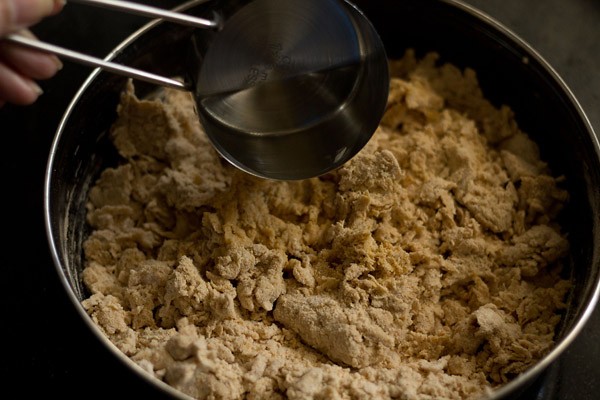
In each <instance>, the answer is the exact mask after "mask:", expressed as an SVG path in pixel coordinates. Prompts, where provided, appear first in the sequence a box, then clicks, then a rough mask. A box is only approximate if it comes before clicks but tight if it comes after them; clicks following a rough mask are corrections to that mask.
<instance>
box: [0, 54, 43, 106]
mask: <svg viewBox="0 0 600 400" xmlns="http://www.w3.org/2000/svg"><path fill="white" fill-rule="evenodd" d="M42 93H43V92H42V89H41V88H40V87H39V86H38V85H37V84H36V83H35V82H34V81H32V80H31V79H29V78H27V77H24V76H22V75H19V74H18V73H17V72H15V71H14V70H12V69H11V68H10V67H9V66H7V65H6V64H4V63H2V62H0V99H3V101H6V102H8V103H13V104H17V105H28V104H32V103H33V102H35V101H36V100H37V98H38V97H39V96H40V95H41V94H42Z"/></svg>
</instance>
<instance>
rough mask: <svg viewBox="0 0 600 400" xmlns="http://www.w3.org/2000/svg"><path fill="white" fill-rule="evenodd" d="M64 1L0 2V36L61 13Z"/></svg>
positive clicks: (17, 0) (18, 0) (8, 0)
mask: <svg viewBox="0 0 600 400" xmlns="http://www.w3.org/2000/svg"><path fill="white" fill-rule="evenodd" d="M64 3H65V2H64V0H0V36H4V35H6V34H9V33H11V32H14V31H17V30H19V29H23V28H27V27H29V26H31V25H34V24H36V23H38V22H39V21H40V20H41V19H42V18H44V17H47V16H49V15H53V14H56V13H57V12H59V11H60V10H61V9H62V7H63V5H64Z"/></svg>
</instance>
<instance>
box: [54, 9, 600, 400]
mask: <svg viewBox="0 0 600 400" xmlns="http://www.w3.org/2000/svg"><path fill="white" fill-rule="evenodd" d="M200 3H202V1H192V2H189V3H186V4H185V5H183V6H182V7H181V8H182V9H188V11H187V12H191V13H194V14H198V15H204V14H206V13H208V12H209V10H208V8H207V6H205V5H202V4H200ZM355 3H356V5H357V6H358V7H359V8H360V9H361V10H362V11H363V12H364V13H365V14H366V15H367V17H368V18H369V19H370V20H371V22H372V23H373V24H374V26H375V28H376V29H377V31H378V32H379V34H380V36H381V38H382V39H383V42H384V45H385V47H386V51H387V53H388V56H390V57H392V58H393V57H399V56H401V55H402V54H403V53H404V51H405V50H406V49H407V48H413V49H415V50H416V52H417V54H418V55H423V54H425V53H426V52H430V51H435V52H437V53H439V54H440V56H441V59H440V60H441V61H442V62H451V63H453V64H455V65H457V66H459V67H470V68H473V69H474V70H475V71H476V72H477V76H478V79H479V81H480V84H481V86H482V89H483V91H484V94H485V95H486V97H487V98H489V99H490V100H491V101H492V102H493V103H494V104H496V105H501V104H506V105H508V106H510V107H511V108H512V109H513V111H514V112H515V115H516V118H517V122H518V123H519V125H520V127H521V128H522V129H523V130H524V131H525V132H527V133H528V134H529V135H530V136H531V137H532V138H533V139H534V140H535V141H536V142H537V143H538V145H539V147H540V150H541V154H542V159H543V160H545V161H547V162H548V164H549V166H550V168H551V169H552V171H553V174H554V175H564V176H565V177H566V181H565V187H566V189H567V190H568V191H569V193H570V200H569V204H568V206H567V207H566V209H565V210H564V212H563V213H562V217H561V223H562V224H563V227H564V229H565V231H566V232H568V235H569V239H570V242H571V252H570V257H569V260H568V262H567V270H566V271H565V273H566V274H568V275H569V276H571V277H572V279H573V281H574V289H573V290H572V292H571V294H570V298H569V306H568V308H567V310H566V311H565V315H564V318H563V321H562V323H561V325H560V327H559V331H558V332H557V340H556V345H555V347H554V348H553V350H552V351H551V352H550V353H549V354H548V355H546V356H545V357H544V358H543V359H542V360H540V361H539V362H538V363H537V364H536V365H535V366H534V367H532V368H531V369H530V370H528V371H527V372H526V373H524V374H522V375H520V376H518V377H516V378H515V379H514V380H513V381H511V382H510V383H508V384H506V385H504V386H503V387H502V388H500V389H498V390H496V391H495V392H494V393H493V394H492V396H491V397H492V398H495V399H498V398H508V397H509V396H511V395H515V394H516V393H518V392H519V391H521V390H523V389H524V388H526V386H527V385H528V384H529V383H530V382H531V381H532V380H533V378H535V377H536V376H537V375H538V374H539V373H540V372H542V371H543V370H544V368H545V367H547V366H548V365H549V364H550V363H551V362H552V361H554V360H555V359H556V358H557V357H558V355H559V354H560V353H561V352H562V351H563V350H564V349H565V348H566V347H567V346H568V345H569V343H570V342H571V341H572V340H573V339H574V337H575V336H576V335H577V334H578V333H579V331H580V330H581V328H582V327H583V324H584V323H585V322H586V321H587V319H588V317H589V315H590V314H591V312H592V309H593V307H594V306H595V304H596V302H597V300H598V296H599V292H600V259H599V257H600V255H599V250H600V233H599V229H598V228H599V226H598V223H599V221H600V209H599V208H600V193H599V190H598V189H597V188H600V150H599V149H600V146H599V144H598V139H597V137H596V136H595V134H594V132H593V129H592V127H591V125H590V123H589V121H588V120H587V118H586V116H585V114H584V112H583V111H582V109H581V107H580V106H579V104H578V102H577V100H576V99H575V98H574V96H573V95H572V93H571V92H570V90H569V89H568V87H567V86H566V85H565V84H564V82H563V81H562V80H561V78H560V77H559V76H558V75H557V74H556V72H555V71H554V70H553V69H552V67H551V66H549V65H548V63H547V62H545V61H544V59H543V58H542V57H541V56H540V55H538V54H537V53H536V51H535V50H533V49H532V48H531V47H530V46H528V45H527V44H526V43H525V42H523V41H522V40H521V39H519V38H518V37H517V36H516V35H515V34H513V33H512V32H510V31H509V30H508V29H506V28H504V27H503V26H502V25H501V24H499V23H498V22H496V21H494V20H493V19H491V18H489V17H487V16H486V15H484V14H482V13H480V12H478V11H477V10H475V9H473V8H471V7H469V6H467V5H465V4H463V3H461V2H460V1H455V0H444V1H439V0H410V1H408V0H406V1H395V0H378V1H367V0H357V1H356V2H355ZM207 15H208V14H207ZM190 35H191V30H190V29H187V28H182V27H179V26H176V25H173V24H168V23H158V22H154V23H151V24H148V25H147V26H146V27H144V28H142V29H141V30H139V31H138V32H136V33H135V34H134V35H132V36H131V37H129V38H128V39H126V40H125V41H124V42H123V43H122V44H121V45H120V46H118V47H117V48H116V49H115V50H114V51H113V52H112V53H111V54H110V55H109V56H108V57H107V59H111V60H112V61H115V62H119V63H122V64H126V65H130V66H134V67H137V68H142V69H145V70H148V71H151V72H155V73H159V74H163V75H171V76H177V75H182V74H184V73H185V71H183V69H182V68H183V67H182V66H183V65H185V62H186V59H185V57H186V54H187V49H188V46H189V41H190ZM124 83H125V78H123V77H120V76H116V75H114V74H111V73H107V72H103V71H99V70H96V71H94V72H93V73H92V74H91V75H90V77H89V78H88V79H87V81H86V82H85V83H84V85H83V86H82V87H81V89H80V90H79V92H78V93H77V95H76V96H75V98H74V99H73V101H72V102H71V104H70V106H69V108H68V109H67V111H66V113H65V114H64V116H63V119H62V121H61V124H60V126H59V128H58V131H57V133H56V136H55V139H54V142H53V145H52V148H51V152H50V156H49V160H48V165H47V172H46V182H45V193H44V201H45V204H44V213H45V222H46V230H47V235H48V239H49V244H50V249H51V251H52V256H53V259H54V262H55V265H56V268H57V272H58V274H59V276H60V278H61V281H62V283H63V285H64V287H65V289H66V291H67V292H68V295H69V296H70V298H71V300H72V302H73V304H74V306H75V307H76V309H77V310H78V312H79V313H80V314H81V316H82V318H84V319H85V320H86V322H87V323H88V325H89V327H90V329H92V330H93V331H94V332H95V333H96V334H97V336H98V338H99V340H101V341H103V342H104V343H105V344H106V346H107V348H108V349H109V350H110V351H111V352H113V353H114V354H115V356H117V357H118V358H120V359H121V360H122V361H123V362H125V363H126V364H128V365H129V366H130V367H131V368H132V370H133V371H135V372H137V373H138V374H140V375H141V376H143V377H144V378H145V379H148V380H149V381H150V382H151V383H152V384H153V385H156V387H157V389H158V390H162V391H163V392H165V393H168V394H170V395H172V396H173V397H178V398H184V399H185V398H188V397H186V396H185V395H183V394H181V393H179V392H176V391H175V390H173V389H171V388H170V387H168V386H167V385H166V384H163V383H162V382H158V381H155V380H154V379H153V378H151V377H150V376H149V375H146V374H145V373H144V372H143V371H142V370H141V369H140V368H139V367H137V365H135V364H134V363H133V362H131V361H130V360H129V359H128V358H127V357H125V356H124V355H123V354H121V353H120V352H119V350H118V349H116V347H115V346H113V345H112V344H111V343H110V342H109V341H108V340H107V339H106V338H105V337H104V336H103V334H102V333H101V332H100V331H99V330H98V329H97V328H96V327H95V325H94V323H93V322H92V321H91V319H90V318H89V317H88V316H87V314H86V313H85V311H84V310H83V307H82V306H81V304H80V302H81V301H82V300H83V299H85V298H86V297H87V295H88V293H87V292H86V289H85V287H84V286H83V284H82V280H81V271H82V269H83V252H82V241H83V239H84V238H85V236H86V235H87V233H88V227H87V226H86V222H85V211H86V208H85V203H86V198H87V195H88V191H89V188H90V185H91V184H93V182H94V181H95V179H96V178H97V177H98V174H99V172H100V171H101V170H102V169H104V168H105V167H107V166H114V165H116V163H118V156H117V154H116V151H115V150H114V149H113V147H112V144H111V143H110V141H109V139H108V135H107V131H108V129H109V127H110V125H111V124H112V122H113V121H114V120H115V117H116V106H117V102H118V99H119V92H120V90H121V89H122V87H123V85H124ZM136 85H137V88H138V91H139V95H141V96H144V95H145V94H148V93H150V92H152V91H153V90H155V89H156V87H153V86H152V85H148V84H142V83H139V84H136Z"/></svg>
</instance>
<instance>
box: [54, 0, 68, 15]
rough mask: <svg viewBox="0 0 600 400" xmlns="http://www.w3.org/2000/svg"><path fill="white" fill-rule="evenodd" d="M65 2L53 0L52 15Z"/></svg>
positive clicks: (63, 0) (60, 8)
mask: <svg viewBox="0 0 600 400" xmlns="http://www.w3.org/2000/svg"><path fill="white" fill-rule="evenodd" d="M65 4H67V2H66V0H54V8H53V9H52V15H54V14H56V13H57V12H59V11H60V10H62V9H63V7H64V6H65Z"/></svg>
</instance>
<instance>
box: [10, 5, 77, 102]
mask: <svg viewBox="0 0 600 400" xmlns="http://www.w3.org/2000/svg"><path fill="white" fill-rule="evenodd" d="M64 4H65V1H64V0H0V107H2V106H3V105H4V104H5V103H13V104H17V105H28V104H31V103H33V102H35V101H36V100H37V98H38V97H39V96H40V95H41V94H42V89H41V88H40V87H39V85H38V84H37V83H36V80H41V79H48V78H51V77H52V76H54V74H56V72H57V71H58V70H60V68H62V64H61V62H60V60H59V59H58V58H57V57H56V56H54V55H51V54H47V53H43V52H40V51H37V50H33V49H27V48H24V47H21V46H18V45H16V44H12V43H8V42H2V41H1V38H2V37H4V36H6V35H8V34H10V33H18V34H20V35H24V36H28V37H33V34H32V33H31V32H30V31H29V30H27V28H28V27H30V26H32V25H34V24H36V23H38V22H39V21H41V20H42V19H43V18H44V17H47V16H50V15H54V14H56V13H58V12H59V11H60V10H61V9H62V7H63V6H64Z"/></svg>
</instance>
